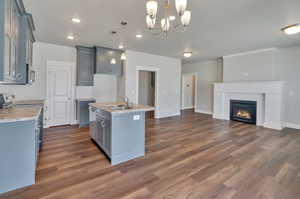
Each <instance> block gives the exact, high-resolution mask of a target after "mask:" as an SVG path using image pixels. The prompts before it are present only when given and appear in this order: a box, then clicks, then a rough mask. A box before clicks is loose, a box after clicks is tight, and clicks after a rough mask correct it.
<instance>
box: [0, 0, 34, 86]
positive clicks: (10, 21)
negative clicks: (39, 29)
mask: <svg viewBox="0 0 300 199" xmlns="http://www.w3.org/2000/svg"><path fill="white" fill-rule="evenodd" d="M28 15H29V14H27V13H26V11H25V8H24V5H23V2H22V0H2V1H0V83H1V84H26V83H27V79H28V78H27V77H28V73H27V71H28V62H27V60H29V58H27V54H26V51H27V48H28V45H27V41H28V40H29V39H30V40H31V41H32V42H34V37H33V33H32V32H33V30H34V28H33V27H34V26H33V20H32V17H28ZM30 16H31V15H30ZM28 56H32V53H31V54H28ZM30 59H31V60H32V57H30Z"/></svg>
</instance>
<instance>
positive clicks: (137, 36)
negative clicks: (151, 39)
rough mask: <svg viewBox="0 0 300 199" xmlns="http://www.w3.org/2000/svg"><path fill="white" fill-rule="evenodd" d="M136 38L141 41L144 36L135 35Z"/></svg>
mask: <svg viewBox="0 0 300 199" xmlns="http://www.w3.org/2000/svg"><path fill="white" fill-rule="evenodd" d="M135 37H136V38H138V39H140V38H142V37H143V35H141V34H137V35H135Z"/></svg>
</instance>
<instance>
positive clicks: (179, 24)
mask: <svg viewBox="0 0 300 199" xmlns="http://www.w3.org/2000/svg"><path fill="white" fill-rule="evenodd" d="M170 1H171V0H164V2H165V3H164V14H163V17H162V18H161V19H160V20H159V22H160V24H159V25H160V26H157V27H155V25H156V22H157V18H158V17H157V13H158V12H157V11H158V0H148V1H147V3H146V12H147V15H146V24H147V28H148V29H149V30H150V32H152V33H153V34H154V35H159V34H161V33H164V37H165V38H167V35H168V32H169V31H170V30H171V29H174V30H176V29H179V28H183V31H184V30H186V27H187V26H188V25H189V24H190V22H191V17H192V14H191V11H188V10H187V0H175V8H176V10H177V14H178V16H179V19H178V20H176V17H175V16H174V15H171V13H172V10H171V9H172V6H171V3H170ZM171 21H172V23H171Z"/></svg>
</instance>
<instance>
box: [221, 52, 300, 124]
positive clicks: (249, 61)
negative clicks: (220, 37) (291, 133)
mask: <svg viewBox="0 0 300 199" xmlns="http://www.w3.org/2000/svg"><path fill="white" fill-rule="evenodd" d="M299 57H300V46H295V47H289V48H279V49H267V50H258V51H253V52H246V53H241V54H237V55H232V56H225V57H224V76H223V77H224V81H248V80H252V81H255V80H257V81H260V80H278V81H285V83H286V84H285V91H284V93H285V104H284V105H285V113H284V119H283V120H284V122H286V123H287V124H288V126H290V127H295V128H300V116H299V113H300V106H299V102H300V64H299V63H300V62H299ZM243 73H249V76H243Z"/></svg>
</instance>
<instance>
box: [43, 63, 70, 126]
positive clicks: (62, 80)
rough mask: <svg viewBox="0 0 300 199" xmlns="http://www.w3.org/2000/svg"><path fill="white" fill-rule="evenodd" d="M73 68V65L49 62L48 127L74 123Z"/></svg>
mask: <svg viewBox="0 0 300 199" xmlns="http://www.w3.org/2000/svg"><path fill="white" fill-rule="evenodd" d="M73 67H74V64H73V63H65V62H47V98H46V126H47V127H52V126H61V125H70V124H71V123H72V120H73V115H74V100H73V98H74V97H73V96H74V85H73V81H74V75H73V71H74V70H73Z"/></svg>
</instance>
